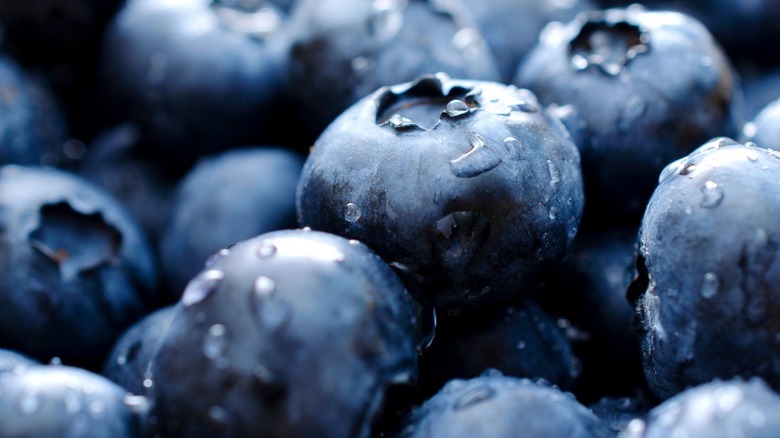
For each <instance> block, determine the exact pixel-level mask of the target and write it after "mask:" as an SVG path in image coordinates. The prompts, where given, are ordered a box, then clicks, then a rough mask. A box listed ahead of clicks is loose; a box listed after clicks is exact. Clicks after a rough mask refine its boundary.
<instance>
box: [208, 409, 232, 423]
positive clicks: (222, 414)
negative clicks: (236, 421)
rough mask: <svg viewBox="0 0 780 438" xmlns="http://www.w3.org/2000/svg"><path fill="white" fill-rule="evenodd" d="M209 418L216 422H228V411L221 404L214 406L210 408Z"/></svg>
mask: <svg viewBox="0 0 780 438" xmlns="http://www.w3.org/2000/svg"><path fill="white" fill-rule="evenodd" d="M209 418H211V420H212V421H214V422H215V423H223V424H224V423H227V421H228V413H227V412H226V411H225V410H224V409H222V408H221V407H219V406H212V407H210V408H209Z"/></svg>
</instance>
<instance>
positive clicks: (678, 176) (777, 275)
mask: <svg viewBox="0 0 780 438" xmlns="http://www.w3.org/2000/svg"><path fill="white" fill-rule="evenodd" d="M778 172H780V153H778V152H776V151H774V150H771V149H761V148H758V147H754V146H743V145H741V144H737V143H735V142H733V141H731V140H728V139H723V138H721V139H715V140H713V141H711V142H709V143H707V144H705V145H703V146H701V147H700V148H699V149H697V150H696V151H694V152H693V153H692V154H691V155H689V156H688V157H686V158H684V159H681V160H678V161H676V162H674V163H672V164H670V165H669V166H667V168H666V169H665V170H664V172H663V174H662V175H661V179H660V183H659V185H658V188H657V189H656V190H655V193H654V194H653V197H652V198H651V200H650V203H649V205H648V206H647V211H646V212H645V216H644V219H643V221H642V229H641V231H640V235H639V250H640V254H639V258H638V260H637V268H638V271H639V275H638V276H637V278H636V279H635V280H634V282H633V283H632V285H631V287H630V289H629V291H628V296H629V299H631V300H632V301H633V303H634V304H635V311H636V315H637V318H638V323H639V324H638V325H639V329H640V332H639V335H640V339H641V343H642V355H643V361H644V370H645V376H646V377H647V381H648V383H649V385H650V389H652V390H653V392H654V393H655V394H656V395H658V396H659V397H660V398H662V399H666V398H669V397H671V396H673V395H675V394H677V393H679V392H680V391H682V390H683V389H685V388H686V387H689V386H694V385H698V384H702V383H706V382H709V381H711V380H712V379H714V378H723V379H725V378H731V377H734V376H742V377H745V378H747V377H751V376H758V377H761V378H763V379H764V380H766V381H767V383H769V384H770V385H772V386H773V387H775V388H778V387H780V350H778V348H777V346H778V341H780V326H778V320H779V319H780V286H779V285H780V257H778V256H777V255H778V248H780V222H778V220H777V218H778V217H780V216H779V215H780V179H778V177H777V175H778Z"/></svg>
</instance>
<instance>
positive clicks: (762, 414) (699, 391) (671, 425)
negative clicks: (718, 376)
mask: <svg viewBox="0 0 780 438" xmlns="http://www.w3.org/2000/svg"><path fill="white" fill-rule="evenodd" d="M778 435H780V396H778V395H777V393H775V392H774V391H772V390H771V389H770V388H769V387H768V386H767V385H766V383H764V382H763V381H762V380H761V379H751V380H749V381H743V380H739V379H735V380H731V381H727V382H722V381H718V380H716V381H713V382H711V383H706V384H703V385H700V386H697V387H695V388H691V389H688V390H686V391H684V392H682V393H681V394H678V395H677V396H675V397H674V398H671V399H669V400H667V401H666V402H664V403H662V404H661V405H659V406H657V407H656V408H654V409H653V410H651V411H650V413H649V414H648V415H647V418H646V420H642V419H635V420H632V421H631V422H630V423H629V424H628V426H627V427H626V429H625V431H624V432H623V434H621V435H620V436H621V437H624V438H667V437H675V436H690V437H705V436H706V437H724V438H726V437H737V436H740V437H755V438H771V437H776V436H778Z"/></svg>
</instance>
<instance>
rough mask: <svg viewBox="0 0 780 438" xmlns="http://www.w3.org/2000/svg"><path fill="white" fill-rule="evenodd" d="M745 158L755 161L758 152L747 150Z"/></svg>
mask: <svg viewBox="0 0 780 438" xmlns="http://www.w3.org/2000/svg"><path fill="white" fill-rule="evenodd" d="M747 159H748V160H750V161H757V160H758V154H757V153H756V151H748V152H747Z"/></svg>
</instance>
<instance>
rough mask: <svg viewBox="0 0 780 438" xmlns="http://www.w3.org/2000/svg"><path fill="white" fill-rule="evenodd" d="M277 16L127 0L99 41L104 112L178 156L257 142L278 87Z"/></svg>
mask: <svg viewBox="0 0 780 438" xmlns="http://www.w3.org/2000/svg"><path fill="white" fill-rule="evenodd" d="M282 22H283V19H282V17H281V16H280V15H279V14H278V13H277V11H275V10H274V9H272V8H270V7H268V6H267V5H265V4H264V3H263V2H253V3H252V4H251V7H249V8H244V7H242V6H241V5H238V4H235V3H233V2H222V1H216V0H215V1H203V0H187V1H179V2H160V1H157V0H129V1H128V2H127V3H126V4H125V6H124V7H123V8H122V9H121V10H120V12H119V13H118V14H117V16H116V18H115V19H114V21H113V22H112V23H111V25H110V26H109V28H108V31H107V35H106V38H105V39H104V45H103V55H102V61H101V66H102V74H101V83H102V86H103V90H104V92H103V96H102V97H103V99H102V105H103V107H102V111H103V113H108V114H109V115H110V116H111V117H108V118H109V119H114V121H120V122H121V121H124V120H127V119H129V120H131V121H135V122H137V123H139V124H140V126H141V128H142V133H143V136H144V140H146V141H148V142H149V143H151V144H152V145H153V146H154V147H155V148H156V150H157V151H158V153H161V154H163V155H167V156H168V157H170V158H173V159H175V160H176V161H178V162H181V161H187V160H190V161H192V160H194V158H195V157H197V156H199V155H201V154H204V153H213V152H215V151H218V150H220V149H225V148H228V147H233V146H238V145H240V144H245V143H251V142H253V141H259V140H262V139H263V136H264V132H265V131H266V130H268V129H269V128H270V127H272V126H273V125H271V124H270V123H269V120H270V118H271V116H272V115H273V114H274V112H275V102H276V99H277V98H278V96H279V92H280V90H281V88H282V87H281V74H282V69H283V64H284V62H285V47H284V42H283V40H282V39H281V38H279V37H277V34H278V33H279V28H280V26H281V23H282Z"/></svg>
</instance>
